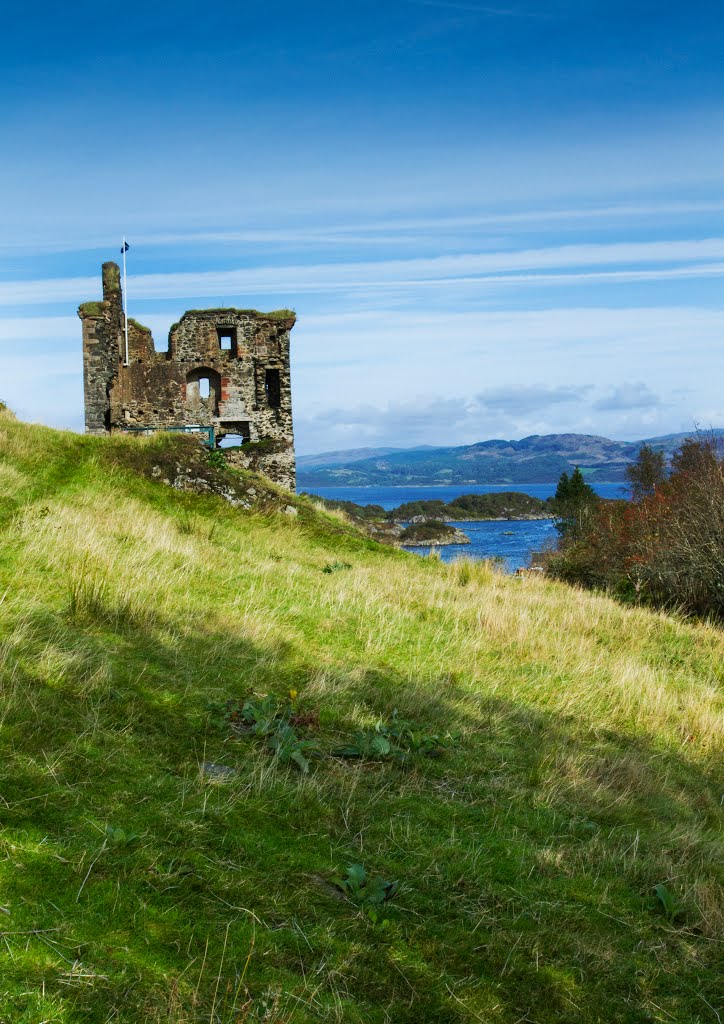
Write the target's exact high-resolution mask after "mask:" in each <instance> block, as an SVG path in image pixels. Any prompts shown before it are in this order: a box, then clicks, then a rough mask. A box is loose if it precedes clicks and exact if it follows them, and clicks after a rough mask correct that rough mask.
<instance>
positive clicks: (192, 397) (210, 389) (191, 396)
mask: <svg viewBox="0 0 724 1024" xmlns="http://www.w3.org/2000/svg"><path fill="white" fill-rule="evenodd" d="M220 398H221V377H220V376H219V374H218V373H216V371H215V370H210V369H208V368H207V367H203V366H200V367H199V368H198V369H196V370H190V371H189V373H188V374H187V375H186V404H187V405H188V406H190V407H191V408H192V409H194V408H196V409H198V413H199V414H202V413H203V412H204V411H206V412H208V413H211V415H212V416H218V415H219V399H220Z"/></svg>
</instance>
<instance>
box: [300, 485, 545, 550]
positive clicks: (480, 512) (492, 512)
mask: <svg viewBox="0 0 724 1024" xmlns="http://www.w3.org/2000/svg"><path fill="white" fill-rule="evenodd" d="M309 497H312V498H314V500H315V501H321V502H322V503H323V504H324V505H326V506H327V508H334V509H338V510H339V511H341V512H345V513H346V514H347V515H348V516H349V517H350V519H353V520H354V521H355V522H357V523H364V524H366V525H367V526H373V527H374V528H375V532H379V533H382V534H390V532H394V531H392V527H394V526H397V525H399V524H401V523H404V524H406V525H417V524H422V523H430V522H436V523H449V522H472V521H474V520H487V521H490V522H505V521H508V520H510V521H512V520H531V519H551V518H552V516H553V514H554V513H553V509H552V507H551V500H550V499H546V500H545V501H543V500H542V499H541V498H533V497H532V496H531V495H530V494H524V493H523V492H522V491H497V492H495V493H493V494H461V495H460V497H459V498H455V499H453V501H450V502H445V501H442V500H440V499H438V498H433V499H430V500H426V501H407V502H405V503H403V504H401V505H398V506H397V508H393V509H390V511H387V510H386V509H384V508H383V507H382V506H381V505H357V504H356V503H355V502H354V501H335V500H334V499H331V498H319V497H318V496H316V495H313V494H312V495H309ZM460 543H463V542H462V541H461V542H460Z"/></svg>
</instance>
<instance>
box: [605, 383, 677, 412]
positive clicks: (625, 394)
mask: <svg viewBox="0 0 724 1024" xmlns="http://www.w3.org/2000/svg"><path fill="white" fill-rule="evenodd" d="M658 405H661V399H660V398H659V396H658V395H656V394H654V392H653V391H652V390H651V388H650V387H648V385H646V384H644V383H642V382H640V381H639V382H638V383H636V384H629V383H626V384H620V385H618V387H615V388H613V390H612V391H611V392H610V393H609V394H608V395H604V396H603V398H599V399H598V401H596V402H594V403H593V408H594V409H597V410H599V411H601V412H618V411H622V412H628V411H629V410H631V409H652V408H655V407H656V406H658Z"/></svg>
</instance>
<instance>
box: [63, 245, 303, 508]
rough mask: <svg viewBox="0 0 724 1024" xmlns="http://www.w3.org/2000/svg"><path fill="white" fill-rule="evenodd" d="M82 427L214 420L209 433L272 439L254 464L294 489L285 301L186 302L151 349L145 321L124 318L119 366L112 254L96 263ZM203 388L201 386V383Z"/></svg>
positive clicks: (118, 299) (86, 310)
mask: <svg viewBox="0 0 724 1024" xmlns="http://www.w3.org/2000/svg"><path fill="white" fill-rule="evenodd" d="M78 315H79V316H80V318H81V320H82V322H83V362H84V379H85V409H86V430H87V431H88V432H89V433H94V434H99V433H105V432H108V431H113V430H123V429H129V428H133V427H172V426H174V427H177V426H192V425H197V426H213V427H214V429H215V431H216V433H217V438H218V439H219V440H220V439H221V438H223V437H224V436H225V435H229V434H232V435H233V434H236V435H240V436H239V440H241V438H243V439H244V440H245V441H249V442H260V441H264V442H267V441H269V442H274V449H275V452H274V455H275V458H274V459H271V458H269V459H266V460H262V461H263V463H264V467H265V468H262V467H261V465H259V466H258V467H257V468H259V469H260V470H261V471H262V472H265V473H266V475H267V476H270V477H271V479H273V480H275V481H276V482H277V483H280V484H282V485H283V486H285V487H289V488H290V489H294V486H295V462H294V430H293V424H292V394H291V379H290V370H289V337H290V332H291V329H292V327H293V326H294V323H295V316H294V314H293V313H292V312H290V311H289V310H278V311H277V312H274V313H259V312H257V311H256V310H249V309H203V310H190V311H189V312H187V313H184V315H183V316H182V317H181V320H180V321H179V322H178V323H176V324H174V325H173V327H172V328H171V331H170V333H169V346H168V351H167V352H156V350H155V346H154V343H153V338H152V336H151V332H150V331H149V330H148V328H145V327H143V326H142V325H141V324H138V323H136V322H135V321H133V320H131V319H129V321H128V366H125V365H124V353H125V340H124V332H123V326H124V322H123V303H122V295H121V282H120V273H119V270H118V267H117V266H116V264H115V263H105V264H104V265H103V301H102V302H86V303H83V304H82V305H81V306H80V308H79V310H78ZM206 388H208V394H206V392H205V389H206Z"/></svg>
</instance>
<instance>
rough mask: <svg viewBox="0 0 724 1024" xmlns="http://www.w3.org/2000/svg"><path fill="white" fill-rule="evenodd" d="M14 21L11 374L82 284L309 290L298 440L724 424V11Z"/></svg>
mask: <svg viewBox="0 0 724 1024" xmlns="http://www.w3.org/2000/svg"><path fill="white" fill-rule="evenodd" d="M14 6H15V8H16V9H13V10H11V11H9V12H5V13H4V21H3V31H2V34H0V96H1V97H2V100H1V101H0V225H2V228H1V230H0V399H2V400H4V401H5V402H7V403H8V405H10V407H11V408H13V409H14V410H15V411H16V412H17V413H18V415H20V416H21V417H22V418H24V419H28V420H33V421H40V422H44V423H47V424H50V425H52V426H58V427H65V428H69V429H74V430H81V429H82V426H83V395H82V358H81V329H80V321H79V320H78V318H77V315H76V309H77V307H78V305H79V303H80V302H82V301H85V300H88V299H94V298H99V297H100V289H101V286H100V265H101V263H102V262H103V261H104V260H108V259H120V253H119V250H120V243H121V238H122V237H123V236H124V235H125V236H126V237H127V238H128V241H129V244H130V250H129V252H128V274H129V277H128V310H129V315H131V316H134V317H136V318H137V319H138V320H140V321H141V322H143V323H146V324H148V325H149V326H151V327H152V329H153V332H154V337H155V340H156V347H157V349H159V350H162V349H165V348H166V344H167V335H168V329H169V327H170V325H171V324H172V323H173V322H174V321H175V320H177V319H178V317H179V315H180V314H181V313H182V312H183V311H184V310H185V309H189V308H199V307H203V306H241V307H255V308H259V309H262V310H264V309H276V308H279V307H292V308H294V309H295V310H296V312H297V317H298V320H297V326H296V327H295V328H294V331H293V333H292V382H293V401H294V416H295V430H296V437H297V449H298V451H299V452H300V453H312V452H318V451H324V450H332V449H346V448H356V447H362V446H368V445H384V446H388V445H389V446H394V447H408V446H413V445H418V444H445V445H448V444H468V443H472V442H475V441H479V440H485V439H488V438H492V437H504V438H520V437H524V436H527V435H529V434H542V433H554V432H565V431H574V432H577V433H595V434H603V435H605V436H608V437H614V438H620V439H636V438H641V437H652V436H656V435H660V434H665V433H671V432H678V431H688V430H692V429H693V428H694V427H695V426H699V427H701V428H704V429H706V428H707V427H711V426H715V427H721V426H724V390H723V389H722V380H723V379H724V344H723V342H724V292H723V288H724V59H723V57H724V8H722V7H721V4H720V3H713V2H711V3H709V2H697V0H693V2H690V3H688V4H681V3H680V2H677V3H676V4H673V3H669V2H668V0H662V2H657V3H653V2H648V0H627V2H625V3H624V2H622V0H536V2H534V0H511V2H508V0H490V2H489V3H485V2H478V0H386V2H381V0H369V2H359V3H347V4H339V3H331V2H326V0H325V2H315V0H310V2H309V3H308V4H306V5H300V4H291V3H288V2H287V0H263V2H262V0H249V2H236V3H234V4H226V3H218V2H214V0H207V2H206V3H205V4H203V5H202V4H199V3H196V2H194V3H192V2H189V0H176V2H174V3H173V4H171V3H167V2H166V0H155V2H154V3H153V4H148V3H146V4H140V3H137V2H135V0H129V2H127V3H125V4H124V5H123V6H122V7H121V6H118V5H110V6H109V5H99V4H97V3H96V2H93V3H89V2H87V0H75V2H74V3H73V4H72V5H59V4H57V3H45V2H43V0H41V2H39V3H36V4H35V5H32V6H31V7H27V9H26V11H22V10H20V9H19V6H20V5H14Z"/></svg>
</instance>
